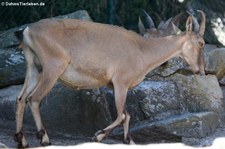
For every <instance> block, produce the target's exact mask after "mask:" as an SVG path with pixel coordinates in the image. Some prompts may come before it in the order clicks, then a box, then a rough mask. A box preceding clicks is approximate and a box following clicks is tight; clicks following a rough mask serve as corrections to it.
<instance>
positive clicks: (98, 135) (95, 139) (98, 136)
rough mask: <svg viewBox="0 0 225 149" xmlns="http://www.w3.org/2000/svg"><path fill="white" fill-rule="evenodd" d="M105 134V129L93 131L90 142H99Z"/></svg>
mask: <svg viewBox="0 0 225 149" xmlns="http://www.w3.org/2000/svg"><path fill="white" fill-rule="evenodd" d="M104 136H105V131H104V130H99V131H97V132H96V133H95V135H94V137H92V139H91V140H92V142H99V141H101V140H102V139H103V138H104Z"/></svg>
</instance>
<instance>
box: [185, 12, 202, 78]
mask: <svg viewBox="0 0 225 149" xmlns="http://www.w3.org/2000/svg"><path fill="white" fill-rule="evenodd" d="M198 12H200V13H201V17H202V21H201V24H200V25H199V24H198V22H197V20H196V18H194V17H193V16H189V17H188V19H187V21H186V33H185V37H186V38H185V42H184V44H183V46H182V49H181V51H182V52H181V57H182V58H183V59H184V60H185V61H186V62H187V63H188V64H189V65H190V69H191V70H192V71H193V72H194V73H200V74H202V75H204V74H205V70H204V69H205V63H204V45H205V41H204V39H203V36H204V33H205V23H206V18H205V14H204V12H203V11H200V10H198ZM192 22H194V31H192Z"/></svg>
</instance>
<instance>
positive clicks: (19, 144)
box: [17, 142, 29, 149]
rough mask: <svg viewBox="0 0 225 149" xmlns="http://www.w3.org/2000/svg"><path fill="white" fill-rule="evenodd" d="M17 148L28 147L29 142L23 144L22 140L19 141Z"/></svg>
mask: <svg viewBox="0 0 225 149" xmlns="http://www.w3.org/2000/svg"><path fill="white" fill-rule="evenodd" d="M17 148H18V149H24V148H29V144H26V145H23V144H22V142H21V143H18V145H17Z"/></svg>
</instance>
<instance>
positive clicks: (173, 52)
mask: <svg viewBox="0 0 225 149" xmlns="http://www.w3.org/2000/svg"><path fill="white" fill-rule="evenodd" d="M184 41H185V36H184V35H177V36H168V37H163V38H156V39H147V40H146V41H145V43H144V46H143V53H144V64H145V67H146V68H147V70H148V71H150V70H152V69H154V68H156V67H158V66H160V65H161V64H163V63H164V62H166V61H168V60H169V59H171V58H173V57H175V56H178V55H179V54H180V53H181V47H182V45H183V43H184Z"/></svg>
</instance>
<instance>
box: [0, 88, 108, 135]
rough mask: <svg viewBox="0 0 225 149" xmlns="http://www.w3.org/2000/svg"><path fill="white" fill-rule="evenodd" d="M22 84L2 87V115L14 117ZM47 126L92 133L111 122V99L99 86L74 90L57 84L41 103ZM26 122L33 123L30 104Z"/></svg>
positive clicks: (80, 132)
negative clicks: (108, 101) (106, 96)
mask: <svg viewBox="0 0 225 149" xmlns="http://www.w3.org/2000/svg"><path fill="white" fill-rule="evenodd" d="M21 89H22V85H18V86H11V87H7V88H4V89H1V90H0V119H4V120H10V121H14V120H15V110H16V97H17V96H18V94H19V92H20V91H21ZM41 113H42V119H43V122H44V125H45V126H46V128H47V130H49V131H50V132H51V131H54V132H55V131H57V132H60V133H68V134H83V135H90V136H92V135H93V134H94V133H95V132H96V131H97V130H99V129H103V128H104V127H106V126H108V125H109V124H110V123H111V122H112V118H111V114H110V111H109V110H108V103H107V101H106V98H105V96H104V94H101V92H100V90H98V89H96V90H73V89H71V88H67V87H64V86H63V85H61V84H56V85H55V86H54V88H53V89H52V91H51V92H50V93H49V94H48V96H47V97H46V98H45V99H44V100H43V102H42V104H41ZM24 120H25V124H28V125H33V126H35V125H34V121H33V116H32V114H31V111H30V108H28V107H27V108H26V110H25V119H24Z"/></svg>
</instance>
